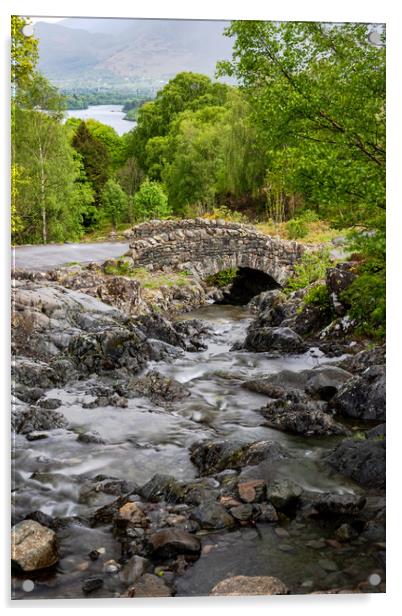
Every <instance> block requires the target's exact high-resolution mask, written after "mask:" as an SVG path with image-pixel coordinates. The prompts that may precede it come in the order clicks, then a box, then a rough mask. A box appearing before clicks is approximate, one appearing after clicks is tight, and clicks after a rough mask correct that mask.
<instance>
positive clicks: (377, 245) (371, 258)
mask: <svg viewBox="0 0 402 616" xmlns="http://www.w3.org/2000/svg"><path fill="white" fill-rule="evenodd" d="M351 239H352V248H354V249H356V251H357V252H358V253H359V255H360V258H361V259H362V260H361V261H360V263H359V266H358V270H357V274H358V276H357V278H356V279H355V280H354V281H353V282H352V284H351V285H350V287H348V289H346V290H345V291H344V292H343V293H342V295H341V299H343V300H345V301H346V302H348V303H349V304H350V310H349V314H350V316H351V318H352V319H354V320H355V321H356V330H357V332H358V333H360V334H362V335H365V336H368V337H370V338H374V339H381V338H383V337H384V336H385V319H386V294H385V292H386V280H385V277H386V261H385V256H386V255H385V230H384V229H380V228H379V229H377V230H376V231H375V232H373V233H370V234H369V233H366V234H364V233H354V234H352V237H351Z"/></svg>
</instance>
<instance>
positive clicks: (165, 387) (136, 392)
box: [125, 371, 190, 405]
mask: <svg viewBox="0 0 402 616" xmlns="http://www.w3.org/2000/svg"><path fill="white" fill-rule="evenodd" d="M125 393H126V395H127V397H133V396H144V397H146V398H149V399H150V400H151V401H152V402H155V404H159V405H170V404H172V403H173V402H176V401H177V400H182V399H183V398H186V397H188V396H189V395H190V392H189V390H188V389H187V388H186V387H185V386H184V385H182V384H181V383H179V382H178V381H176V380H175V379H173V378H168V377H165V376H162V375H161V374H159V373H158V372H156V371H151V372H149V373H148V374H146V375H145V376H140V377H138V378H134V379H131V380H130V382H129V383H128V385H127V389H126V391H125Z"/></svg>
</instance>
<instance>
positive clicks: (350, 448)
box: [326, 439, 386, 488]
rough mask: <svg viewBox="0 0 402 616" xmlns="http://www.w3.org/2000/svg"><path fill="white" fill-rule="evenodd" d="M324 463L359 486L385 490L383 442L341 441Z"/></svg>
mask: <svg viewBox="0 0 402 616" xmlns="http://www.w3.org/2000/svg"><path fill="white" fill-rule="evenodd" d="M326 461H327V463H328V464H329V465H330V466H332V467H333V468H334V469H335V470H337V471H338V472H339V473H342V474H343V475H346V476H347V477H351V478H352V479H354V480H355V481H356V482H357V483H359V484H360V485H363V486H367V487H372V488H385V464H386V457H385V440H372V439H367V440H363V441H354V440H345V441H342V442H341V443H340V444H339V445H338V446H337V447H336V448H335V450H334V451H333V452H332V453H331V454H330V455H329V456H327V458H326Z"/></svg>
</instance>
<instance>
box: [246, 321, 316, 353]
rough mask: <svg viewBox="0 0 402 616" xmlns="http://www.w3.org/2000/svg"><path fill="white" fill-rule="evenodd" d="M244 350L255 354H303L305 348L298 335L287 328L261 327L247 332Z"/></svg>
mask: <svg viewBox="0 0 402 616" xmlns="http://www.w3.org/2000/svg"><path fill="white" fill-rule="evenodd" d="M244 348H245V349H247V350H248V351H255V352H257V353H261V352H266V351H281V352H282V353H303V352H304V351H306V349H307V346H306V345H305V343H304V342H303V340H302V338H301V337H300V336H299V334H296V332H294V331H293V330H292V329H290V328H289V327H261V328H258V329H251V330H249V332H248V333H247V336H246V339H245V341H244Z"/></svg>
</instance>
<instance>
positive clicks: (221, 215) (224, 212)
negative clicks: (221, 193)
mask: <svg viewBox="0 0 402 616" xmlns="http://www.w3.org/2000/svg"><path fill="white" fill-rule="evenodd" d="M203 218H207V219H208V220H217V219H222V220H226V221H227V222H242V223H248V222H249V220H248V218H247V216H244V214H242V213H241V212H238V211H237V210H231V209H230V208H228V207H227V206H226V205H221V206H220V207H214V208H213V210H212V212H208V213H207V214H204V216H203Z"/></svg>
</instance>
